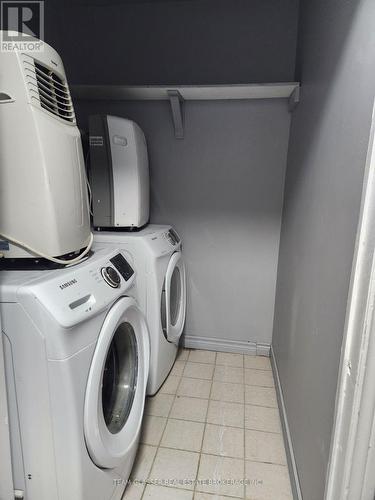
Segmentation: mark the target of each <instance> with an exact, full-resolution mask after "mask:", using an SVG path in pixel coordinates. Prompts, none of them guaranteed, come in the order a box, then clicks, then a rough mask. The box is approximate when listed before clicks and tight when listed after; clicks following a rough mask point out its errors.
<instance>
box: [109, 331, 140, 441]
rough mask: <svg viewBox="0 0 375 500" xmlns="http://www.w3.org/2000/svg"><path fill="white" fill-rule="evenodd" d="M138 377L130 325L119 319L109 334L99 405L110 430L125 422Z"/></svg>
mask: <svg viewBox="0 0 375 500" xmlns="http://www.w3.org/2000/svg"><path fill="white" fill-rule="evenodd" d="M137 378H138V350H137V340H136V337H135V333H134V329H133V327H132V326H131V324H130V323H121V324H120V325H119V326H118V327H117V330H116V332H115V334H114V336H113V339H112V342H111V345H110V347H109V350H108V354H107V358H106V361H105V365H104V371H103V383H102V407H103V416H104V420H105V423H106V424H107V427H108V430H109V431H110V432H111V433H112V434H116V433H117V432H119V431H120V430H121V429H122V428H123V427H124V425H125V423H126V421H127V419H128V417H129V413H130V410H131V408H132V405H133V401H134V395H135V391H136V387H137Z"/></svg>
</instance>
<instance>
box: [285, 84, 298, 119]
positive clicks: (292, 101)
mask: <svg viewBox="0 0 375 500" xmlns="http://www.w3.org/2000/svg"><path fill="white" fill-rule="evenodd" d="M300 89H301V87H300V86H299V85H298V87H296V88H295V89H294V90H293V92H292V93H291V94H290V97H289V103H288V107H289V112H290V113H293V111H294V110H295V108H296V107H297V106H298V103H299V101H300V94H301V92H300Z"/></svg>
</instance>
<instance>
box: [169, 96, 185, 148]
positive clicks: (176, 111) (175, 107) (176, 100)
mask: <svg viewBox="0 0 375 500" xmlns="http://www.w3.org/2000/svg"><path fill="white" fill-rule="evenodd" d="M168 98H169V102H170V105H171V112H172V120H173V126H174V136H175V138H176V139H183V138H184V109H183V108H184V98H183V97H182V95H181V94H180V92H179V91H178V90H168Z"/></svg>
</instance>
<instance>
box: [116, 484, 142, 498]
mask: <svg viewBox="0 0 375 500" xmlns="http://www.w3.org/2000/svg"><path fill="white" fill-rule="evenodd" d="M144 489H145V485H144V484H139V483H129V484H128V485H127V487H126V489H125V492H124V494H123V496H122V499H121V500H141V498H142V495H143V490H144Z"/></svg>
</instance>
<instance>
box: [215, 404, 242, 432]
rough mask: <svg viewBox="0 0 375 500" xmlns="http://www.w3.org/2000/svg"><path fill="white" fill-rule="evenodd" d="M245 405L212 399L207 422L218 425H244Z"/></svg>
mask: <svg viewBox="0 0 375 500" xmlns="http://www.w3.org/2000/svg"><path fill="white" fill-rule="evenodd" d="M244 419H245V406H244V405H243V404H238V403H228V402H226V401H210V404H209V406H208V412H207V422H209V423H210V424H216V425H229V426H232V427H241V428H243V427H244Z"/></svg>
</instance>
